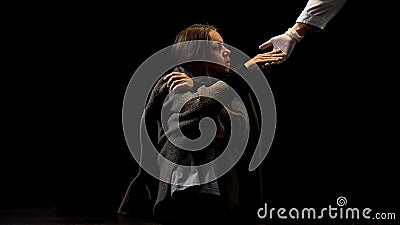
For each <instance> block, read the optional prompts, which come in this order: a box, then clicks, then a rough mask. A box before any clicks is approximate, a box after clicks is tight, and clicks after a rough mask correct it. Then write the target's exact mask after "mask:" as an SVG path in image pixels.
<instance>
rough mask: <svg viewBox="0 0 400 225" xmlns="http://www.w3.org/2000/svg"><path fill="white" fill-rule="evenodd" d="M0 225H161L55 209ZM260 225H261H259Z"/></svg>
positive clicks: (9, 213) (24, 212) (11, 213)
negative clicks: (65, 213)
mask: <svg viewBox="0 0 400 225" xmlns="http://www.w3.org/2000/svg"><path fill="white" fill-rule="evenodd" d="M266 224H267V225H307V224H309V225H361V224H362V225H383V224H386V223H367V224H366V223H361V222H360V223H356V222H354V221H353V222H351V221H346V222H343V223H335V222H333V221H330V222H327V223H324V222H315V221H314V222H311V223H303V222H300V223H285V222H282V221H280V222H276V223H275V222H271V221H269V222H268V223H266ZM0 225H161V224H160V223H157V222H154V221H148V220H139V219H133V218H129V217H124V216H118V215H111V216H110V215H107V216H104V215H92V216H87V215H85V216H82V215H74V216H72V215H70V216H60V215H59V212H58V210H57V209H18V210H15V209H14V210H0ZM260 225H261V224H260Z"/></svg>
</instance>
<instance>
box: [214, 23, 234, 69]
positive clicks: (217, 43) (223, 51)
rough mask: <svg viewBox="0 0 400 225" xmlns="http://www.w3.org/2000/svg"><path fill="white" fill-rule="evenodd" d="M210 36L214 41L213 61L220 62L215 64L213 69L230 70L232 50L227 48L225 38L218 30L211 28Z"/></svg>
mask: <svg viewBox="0 0 400 225" xmlns="http://www.w3.org/2000/svg"><path fill="white" fill-rule="evenodd" d="M210 37H211V41H212V47H211V55H210V56H211V57H210V58H211V60H212V61H213V62H216V63H218V64H213V66H212V67H213V69H215V70H217V71H223V72H229V66H230V62H231V59H230V54H231V51H230V50H229V49H227V48H226V46H225V43H224V40H223V39H222V37H221V35H220V34H219V33H218V32H217V31H215V30H211V31H210Z"/></svg>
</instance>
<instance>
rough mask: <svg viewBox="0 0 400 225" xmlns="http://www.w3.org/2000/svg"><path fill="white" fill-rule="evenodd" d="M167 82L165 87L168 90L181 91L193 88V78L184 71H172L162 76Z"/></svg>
mask: <svg viewBox="0 0 400 225" xmlns="http://www.w3.org/2000/svg"><path fill="white" fill-rule="evenodd" d="M163 80H165V81H166V82H167V87H168V88H169V91H170V92H173V93H176V92H183V91H187V90H190V89H192V88H193V85H194V83H193V79H192V78H190V77H189V76H188V75H186V74H185V73H181V72H172V73H169V74H167V75H165V77H164V78H163Z"/></svg>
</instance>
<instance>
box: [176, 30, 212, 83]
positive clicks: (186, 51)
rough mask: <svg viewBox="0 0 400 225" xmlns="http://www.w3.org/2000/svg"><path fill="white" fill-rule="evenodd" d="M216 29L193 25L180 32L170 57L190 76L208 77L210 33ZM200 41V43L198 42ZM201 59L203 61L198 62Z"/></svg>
mask: <svg viewBox="0 0 400 225" xmlns="http://www.w3.org/2000/svg"><path fill="white" fill-rule="evenodd" d="M212 30H215V31H218V29H217V28H216V27H215V26H213V25H209V24H193V25H191V26H189V27H187V28H185V29H183V30H181V31H180V32H179V33H178V34H177V35H176V38H175V42H174V45H173V47H172V55H173V57H174V58H175V59H176V60H177V62H186V63H183V64H181V66H182V67H183V68H184V69H185V70H188V72H190V74H191V75H192V76H208V75H209V74H210V71H209V66H208V65H209V64H210V63H209V61H210V58H209V55H208V54H209V52H210V49H211V42H210V43H209V42H207V41H210V40H211V36H210V31H212ZM199 40H200V41H199ZM199 59H202V60H204V61H198V60H199Z"/></svg>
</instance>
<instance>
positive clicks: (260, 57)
mask: <svg viewBox="0 0 400 225" xmlns="http://www.w3.org/2000/svg"><path fill="white" fill-rule="evenodd" d="M284 57H285V53H283V52H282V50H280V49H276V50H272V51H270V52H265V53H261V54H257V55H256V56H254V57H253V58H252V59H251V60H249V61H247V62H246V63H245V64H244V65H245V66H246V67H247V68H248V69H250V70H251V69H253V68H255V67H254V66H255V65H258V66H260V67H263V66H264V65H266V64H270V63H279V62H280V61H282V60H283V59H284Z"/></svg>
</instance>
